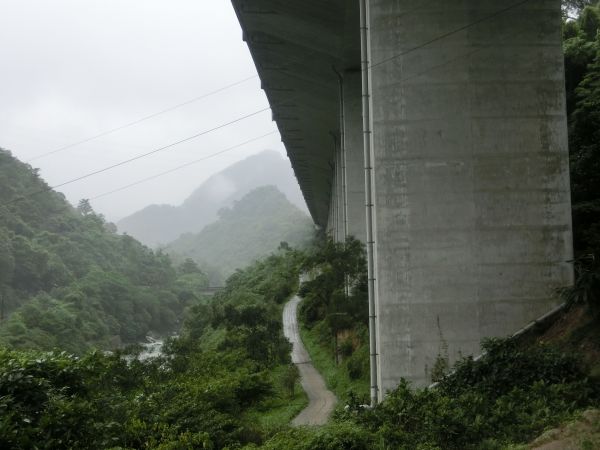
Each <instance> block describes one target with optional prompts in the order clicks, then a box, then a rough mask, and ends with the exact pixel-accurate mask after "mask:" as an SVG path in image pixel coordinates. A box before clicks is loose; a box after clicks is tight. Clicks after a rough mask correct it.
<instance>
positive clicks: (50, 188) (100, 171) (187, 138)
mask: <svg viewBox="0 0 600 450" xmlns="http://www.w3.org/2000/svg"><path fill="white" fill-rule="evenodd" d="M269 109H270V107H267V108H263V109H259V110H258V111H254V112H252V113H250V114H246V115H245V116H242V117H238V118H237V119H234V120H231V121H229V122H226V123H223V124H220V125H217V126H216V127H213V128H210V129H208V130H204V131H201V132H200V133H196V134H194V135H192V136H188V137H186V138H184V139H181V140H179V141H176V142H172V143H170V144H168V145H165V146H163V147H159V148H157V149H154V150H152V151H149V152H146V153H142V154H140V155H137V156H134V157H133V158H129V159H126V160H124V161H120V162H118V163H116V164H112V165H110V166H106V167H103V168H102V169H98V170H94V171H93V172H89V173H87V174H85V175H81V176H79V177H76V178H72V179H70V180H68V181H65V182H63V183H60V184H56V185H54V186H48V187H47V188H44V189H40V190H39V191H35V192H30V193H29V194H25V195H23V196H20V197H17V198H14V199H12V200H10V201H8V202H5V203H3V204H2V205H0V206H6V205H10V204H12V203H14V202H17V201H20V200H23V199H25V198H29V197H31V196H34V195H38V194H41V193H43V192H48V191H50V190H53V189H56V188H59V187H62V186H66V185H68V184H72V183H75V182H77V181H81V180H84V179H86V178H89V177H92V176H94V175H98V174H100V173H103V172H106V171H109V170H112V169H114V168H116V167H120V166H123V165H125V164H129V163H130V162H133V161H137V160H138V159H142V158H145V157H147V156H150V155H153V154H155V153H158V152H161V151H164V150H167V149H169V148H171V147H174V146H176V145H179V144H183V143H184V142H188V141H191V140H193V139H196V138H198V137H200V136H204V135H206V134H208V133H211V132H213V131H216V130H220V129H222V128H225V127H227V126H229V125H233V124H234V123H237V122H241V121H242V120H244V119H247V118H249V117H253V116H256V115H258V114H260V113H263V112H265V111H268V110H269Z"/></svg>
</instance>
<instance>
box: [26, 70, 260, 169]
mask: <svg viewBox="0 0 600 450" xmlns="http://www.w3.org/2000/svg"><path fill="white" fill-rule="evenodd" d="M257 77H258V75H252V76H251V77H247V78H244V79H243V80H239V81H236V82H235V83H231V84H228V85H227V86H223V87H221V88H219V89H215V90H214V91H211V92H207V93H206V94H202V95H200V96H198V97H194V98H192V99H191V100H187V101H185V102H183V103H179V104H177V105H174V106H170V107H169V108H166V109H163V110H160V111H158V112H155V113H152V114H149V115H147V116H144V117H141V118H139V119H136V120H134V121H132V122H128V123H126V124H124V125H120V126H118V127H115V128H111V129H109V130H106V131H103V132H101V133H98V134H96V135H94V136H91V137H88V138H85V139H82V140H80V141H77V142H73V143H71V144H67V145H64V146H62V147H59V148H57V149H54V150H51V151H49V152H46V153H42V154H39V155H37V156H34V157H33V158H30V159H29V160H27V161H26V162H28V163H29V162H31V161H35V160H37V159H42V158H45V157H47V156H50V155H53V154H55V153H59V152H62V151H63V150H67V149H69V148H73V147H76V146H78V145H81V144H85V143H86V142H90V141H93V140H95V139H98V138H101V137H104V136H107V135H109V134H112V133H115V132H117V131H120V130H123V129H125V128H129V127H131V126H133V125H137V124H138V123H141V122H144V121H146V120H149V119H152V118H154V117H156V116H160V115H161V114H165V113H168V112H171V111H174V110H176V109H178V108H181V107H183V106H186V105H189V104H191V103H194V102H197V101H199V100H202V99H205V98H207V97H210V96H211V95H215V94H218V93H219V92H223V91H226V90H228V89H231V88H233V87H235V86H239V85H240V84H242V83H245V82H247V81H249V80H252V79H254V78H257Z"/></svg>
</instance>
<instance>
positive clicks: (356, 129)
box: [344, 71, 367, 242]
mask: <svg viewBox="0 0 600 450" xmlns="http://www.w3.org/2000/svg"><path fill="white" fill-rule="evenodd" d="M360 77H361V74H360V71H355V72H346V73H345V75H344V122H345V124H344V125H345V126H344V135H345V139H344V141H345V147H346V149H345V154H346V165H345V166H346V205H347V206H346V214H347V220H348V235H349V236H354V237H355V238H357V239H358V240H360V241H362V242H365V240H366V234H367V233H366V228H365V161H364V146H363V131H362V104H361V79H360Z"/></svg>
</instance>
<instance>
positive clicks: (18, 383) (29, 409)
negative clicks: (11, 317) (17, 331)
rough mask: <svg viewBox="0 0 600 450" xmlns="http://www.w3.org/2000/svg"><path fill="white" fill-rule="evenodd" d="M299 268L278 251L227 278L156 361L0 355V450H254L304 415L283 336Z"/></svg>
mask: <svg viewBox="0 0 600 450" xmlns="http://www.w3.org/2000/svg"><path fill="white" fill-rule="evenodd" d="M298 262H299V254H298V253H297V252H295V251H291V250H288V251H281V252H280V253H279V254H277V255H273V256H270V257H269V258H267V259H266V260H264V261H262V262H258V263H255V264H254V265H252V266H251V267H249V268H247V269H246V270H243V271H238V272H236V273H235V274H234V275H233V276H232V277H231V278H230V279H229V280H228V282H227V287H226V289H225V290H224V291H222V292H220V293H218V294H217V295H216V296H215V297H214V298H213V299H212V300H205V301H203V302H197V303H196V305H195V306H194V307H193V308H192V311H191V313H190V315H189V317H188V319H187V321H186V323H185V325H184V328H183V330H182V335H181V336H180V337H179V338H175V339H173V340H171V341H170V343H169V344H168V345H167V346H166V348H165V353H164V356H163V357H160V358H158V359H154V360H150V361H143V362H142V361H138V360H137V359H135V358H134V359H133V360H131V361H130V362H128V359H125V358H123V355H122V354H121V353H119V352H117V353H116V354H114V355H106V354H103V353H98V352H94V353H89V354H87V355H85V356H83V357H81V358H76V357H74V356H71V355H68V354H66V353H58V352H54V353H43V352H39V351H37V352H36V351H27V352H24V351H9V350H0V448H11V449H29V448H34V446H35V448H40V449H42V448H47V449H53V448H94V449H95V448H98V449H100V448H157V449H183V448H186V449H187V448H205V449H213V448H215V449H216V448H223V447H225V446H229V448H239V446H241V445H244V444H249V443H256V444H260V443H261V442H262V441H263V439H264V438H265V436H269V435H270V434H272V433H273V432H274V431H277V430H278V429H279V428H281V427H282V426H284V424H286V423H287V422H289V420H290V419H291V418H292V417H293V416H294V415H295V414H296V413H297V412H298V411H299V409H301V408H302V407H303V406H304V404H305V400H304V397H303V395H302V394H300V391H299V389H294V384H295V382H296V379H297V373H296V372H295V370H294V369H295V368H294V367H293V366H290V361H289V351H290V345H289V343H288V342H287V340H286V339H285V338H284V337H283V334H282V324H281V312H282V303H283V302H284V301H285V300H286V299H287V298H288V297H289V295H290V293H292V292H293V291H294V290H295V289H296V288H297V280H298V278H297V276H298ZM290 367H291V368H290Z"/></svg>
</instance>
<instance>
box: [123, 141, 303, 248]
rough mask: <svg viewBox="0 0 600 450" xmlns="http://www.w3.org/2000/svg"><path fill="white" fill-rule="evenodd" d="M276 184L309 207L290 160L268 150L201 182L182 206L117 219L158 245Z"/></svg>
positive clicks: (128, 230)
mask: <svg viewBox="0 0 600 450" xmlns="http://www.w3.org/2000/svg"><path fill="white" fill-rule="evenodd" d="M265 185H273V186H276V187H277V189H278V190H279V191H281V192H282V193H283V194H284V195H285V196H286V197H287V198H288V199H289V201H290V202H292V203H293V204H294V205H296V206H297V207H299V208H300V209H301V210H304V211H306V206H305V203H304V199H303V198H302V194H301V192H300V188H299V187H298V183H297V181H296V178H295V177H294V173H293V171H292V168H291V165H290V163H289V161H287V160H286V159H284V158H283V157H282V156H281V155H280V154H279V153H277V152H275V151H272V150H266V151H263V152H261V153H259V154H257V155H253V156H250V157H248V158H246V159H244V160H242V161H239V162H237V163H235V164H233V165H231V166H229V167H227V168H226V169H224V170H223V171H221V172H219V173H217V174H215V175H213V176H211V177H210V178H209V179H208V180H206V181H205V182H204V183H202V184H201V185H200V186H199V187H198V188H197V189H196V190H195V191H194V192H193V193H192V194H191V195H190V196H189V197H188V198H187V199H186V200H185V201H184V202H183V203H182V204H181V205H180V206H173V205H150V206H148V207H146V208H144V209H142V210H140V211H138V212H136V213H134V214H132V215H130V216H128V217H125V218H124V219H122V220H121V221H119V222H118V223H117V226H118V228H119V231H121V232H124V233H127V234H130V235H131V236H133V237H135V238H136V239H139V240H140V241H141V242H143V243H144V244H146V245H150V246H157V245H160V244H166V243H168V242H171V241H173V240H174V239H177V238H178V237H179V236H180V235H182V234H183V233H195V232H199V231H201V230H202V229H203V228H204V226H205V225H208V224H209V223H211V222H214V221H215V220H217V218H218V215H217V213H218V211H219V210H220V209H221V208H225V207H229V206H231V205H232V204H233V202H235V201H236V200H239V199H241V198H242V197H243V196H244V195H246V194H247V193H248V192H250V191H251V190H253V189H255V188H257V187H259V186H265Z"/></svg>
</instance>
